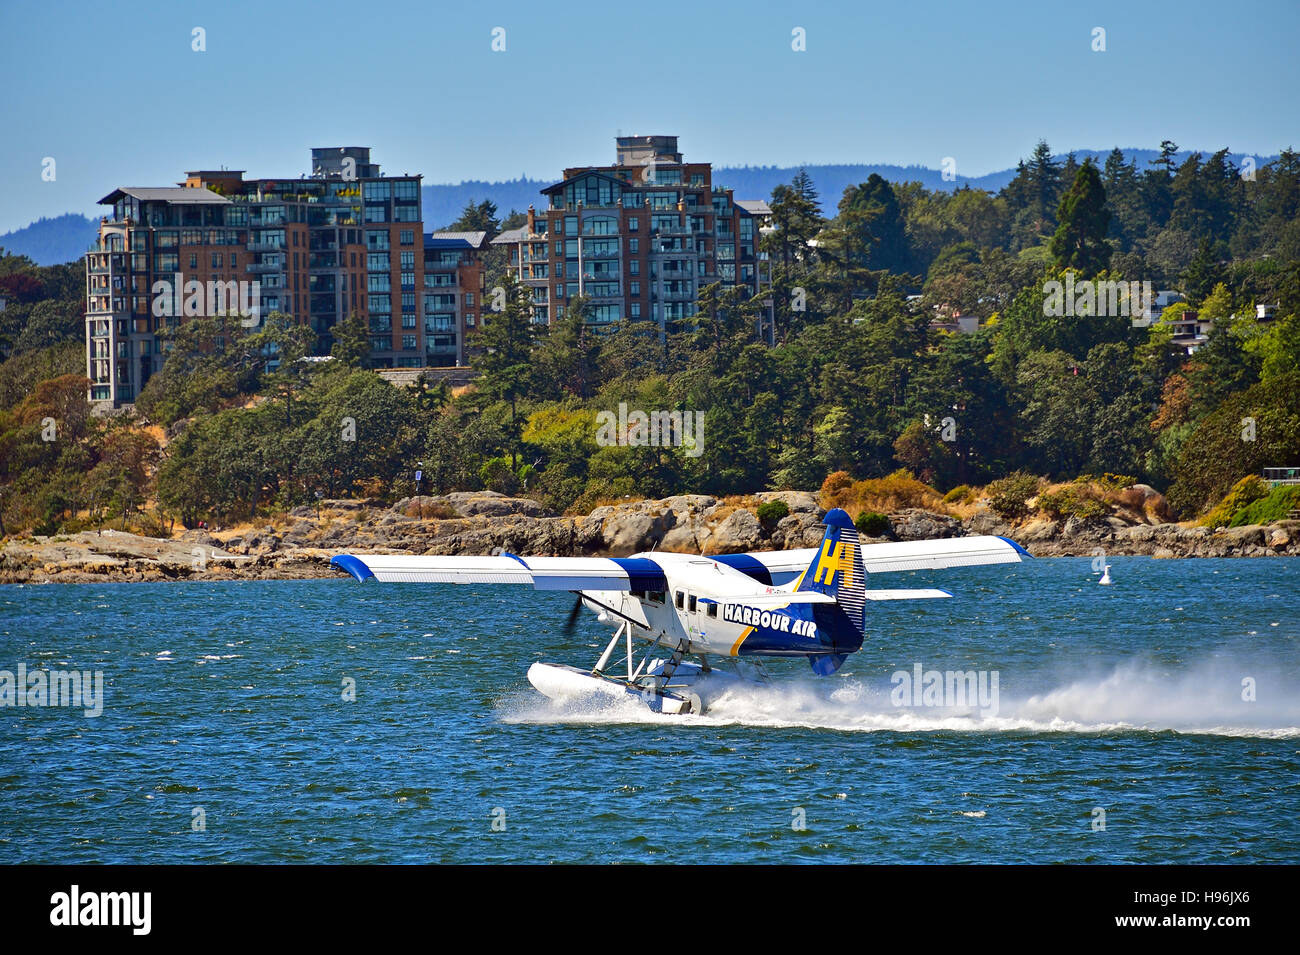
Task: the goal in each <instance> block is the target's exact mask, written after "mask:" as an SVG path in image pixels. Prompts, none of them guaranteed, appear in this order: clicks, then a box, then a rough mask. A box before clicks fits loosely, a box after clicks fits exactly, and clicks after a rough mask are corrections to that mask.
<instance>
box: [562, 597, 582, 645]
mask: <svg viewBox="0 0 1300 955" xmlns="http://www.w3.org/2000/svg"><path fill="white" fill-rule="evenodd" d="M581 612H582V596H581V595H579V596H578V597H577V599H575V600H574V601H573V609H572V610H570V611H569V618H568V619H567V620H565V621H564V635H565V636H566V637H567V636H572V635H573V628H574V627H576V626H577V625H578V614H579V613H581Z"/></svg>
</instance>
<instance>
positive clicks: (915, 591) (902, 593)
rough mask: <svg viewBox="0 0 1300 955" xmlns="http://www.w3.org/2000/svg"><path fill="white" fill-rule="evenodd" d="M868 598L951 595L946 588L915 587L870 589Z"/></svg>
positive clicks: (889, 598) (887, 598)
mask: <svg viewBox="0 0 1300 955" xmlns="http://www.w3.org/2000/svg"><path fill="white" fill-rule="evenodd" d="M865 596H866V598H867V599H868V600H932V599H934V598H937V597H951V596H952V594H950V593H948V591H946V590H934V589H931V588H921V587H914V588H912V589H911V590H906V589H904V590H868V591H867V592H866V594H865Z"/></svg>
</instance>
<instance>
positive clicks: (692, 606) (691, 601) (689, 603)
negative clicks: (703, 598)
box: [686, 594, 695, 613]
mask: <svg viewBox="0 0 1300 955" xmlns="http://www.w3.org/2000/svg"><path fill="white" fill-rule="evenodd" d="M686 609H688V610H689V611H690V612H691V613H695V594H691V596H690V599H689V600H688V601H687V602H686Z"/></svg>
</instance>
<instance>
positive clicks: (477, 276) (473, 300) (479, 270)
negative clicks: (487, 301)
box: [424, 232, 487, 368]
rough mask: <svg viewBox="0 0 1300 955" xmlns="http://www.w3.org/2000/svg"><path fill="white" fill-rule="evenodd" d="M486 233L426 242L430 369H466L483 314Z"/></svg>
mask: <svg viewBox="0 0 1300 955" xmlns="http://www.w3.org/2000/svg"><path fill="white" fill-rule="evenodd" d="M486 246H487V233H486V232H431V233H428V234H426V235H425V237H424V334H425V339H426V342H427V346H426V350H425V357H426V359H427V362H428V364H429V365H430V366H432V367H435V368H436V367H448V366H451V365H464V364H466V355H465V343H466V337H467V335H470V334H473V332H474V329H475V328H477V327H478V324H479V318H480V315H481V313H482V310H483V308H484V305H483V294H484V288H483V285H484V271H483V259H482V253H483V250H484V249H485V248H486Z"/></svg>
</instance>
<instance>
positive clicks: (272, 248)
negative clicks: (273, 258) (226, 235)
mask: <svg viewBox="0 0 1300 955" xmlns="http://www.w3.org/2000/svg"><path fill="white" fill-rule="evenodd" d="M245 248H246V249H248V251H249V252H281V251H283V250H284V243H282V242H250V243H248V245H246V246H245Z"/></svg>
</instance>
